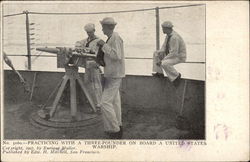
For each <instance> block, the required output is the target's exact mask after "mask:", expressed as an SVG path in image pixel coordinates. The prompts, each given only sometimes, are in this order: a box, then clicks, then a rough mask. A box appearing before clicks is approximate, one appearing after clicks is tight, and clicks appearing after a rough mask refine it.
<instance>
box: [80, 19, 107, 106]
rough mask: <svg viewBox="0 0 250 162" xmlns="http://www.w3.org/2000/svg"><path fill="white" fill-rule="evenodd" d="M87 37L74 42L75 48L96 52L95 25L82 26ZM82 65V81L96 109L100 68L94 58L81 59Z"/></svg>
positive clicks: (98, 104) (100, 90) (99, 100)
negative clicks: (83, 69) (83, 68)
mask: <svg viewBox="0 0 250 162" xmlns="http://www.w3.org/2000/svg"><path fill="white" fill-rule="evenodd" d="M84 30H85V31H86V33H87V35H88V38H86V39H83V40H81V41H77V42H76V43H75V48H76V49H81V48H86V47H87V48H89V49H90V51H91V52H93V53H95V54H97V51H98V48H99V47H98V46H97V42H98V41H99V40H100V39H99V38H98V37H97V36H96V35H95V25H94V24H92V23H89V24H86V25H85V26H84ZM82 61H83V62H82V65H84V67H85V75H84V82H85V84H87V85H88V86H87V87H88V89H89V91H90V93H91V96H92V98H93V99H94V102H95V104H96V107H97V110H98V108H99V107H100V102H101V95H102V85H101V70H100V68H99V65H98V64H97V63H96V62H95V61H94V60H82Z"/></svg>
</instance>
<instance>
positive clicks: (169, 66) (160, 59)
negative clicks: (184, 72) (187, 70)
mask: <svg viewBox="0 0 250 162" xmlns="http://www.w3.org/2000/svg"><path fill="white" fill-rule="evenodd" d="M161 26H162V31H163V33H164V34H166V38H165V41H164V43H163V45H162V47H161V49H160V50H158V51H155V52H154V55H153V76H157V77H164V74H163V71H162V69H163V70H164V71H165V72H166V74H167V76H168V79H169V80H170V81H171V82H173V84H174V86H176V87H178V85H179V84H180V78H181V74H180V73H179V72H178V71H177V70H176V69H175V68H174V67H173V66H174V65H176V64H178V63H182V62H185V61H186V45H185V42H184V40H183V39H182V37H181V36H180V35H179V34H178V33H177V32H175V31H174V30H173V24H172V22H170V21H165V22H164V23H162V25H161Z"/></svg>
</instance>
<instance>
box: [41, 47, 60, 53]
mask: <svg viewBox="0 0 250 162" xmlns="http://www.w3.org/2000/svg"><path fill="white" fill-rule="evenodd" d="M36 50H37V51H42V52H48V53H53V54H58V52H59V51H60V50H59V49H57V48H48V47H45V48H36Z"/></svg>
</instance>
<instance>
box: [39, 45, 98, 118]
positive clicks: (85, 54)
mask: <svg viewBox="0 0 250 162" xmlns="http://www.w3.org/2000/svg"><path fill="white" fill-rule="evenodd" d="M36 50H37V51H41V52H48V53H51V54H56V55H57V57H59V56H63V57H64V58H65V61H64V68H65V75H64V76H63V78H62V80H61V82H59V83H58V85H57V86H56V88H55V89H54V90H53V91H52V92H51V94H50V95H49V97H48V99H47V101H46V102H45V104H44V105H43V106H42V109H41V110H39V111H38V116H40V117H41V118H43V119H45V120H51V121H54V120H60V119H58V118H57V119H54V118H55V117H54V116H55V113H56V111H58V110H57V109H58V108H57V107H58V104H59V101H60V98H61V97H62V94H63V92H64V90H65V88H66V85H67V82H68V81H69V82H70V116H71V119H70V121H80V120H81V117H79V114H80V113H78V110H77V101H76V83H78V84H79V85H80V89H81V90H82V91H83V93H84V94H85V96H86V98H87V100H88V103H89V104H90V106H91V108H92V111H93V112H96V105H95V104H94V101H93V99H92V97H91V95H90V93H89V92H88V89H87V87H85V85H84V83H83V81H82V79H81V78H80V76H79V74H78V66H79V60H80V59H83V60H86V59H92V60H96V55H95V53H94V52H93V51H91V49H90V48H66V47H56V48H49V47H44V48H36ZM81 63H83V62H81ZM55 92H57V94H56V95H55V98H54V101H53V104H52V106H48V102H49V100H50V99H51V98H52V96H54V94H55ZM59 114H62V113H59ZM62 118H65V117H62ZM67 118H68V117H67ZM62 120H63V121H64V120H65V119H62Z"/></svg>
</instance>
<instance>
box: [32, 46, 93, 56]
mask: <svg viewBox="0 0 250 162" xmlns="http://www.w3.org/2000/svg"><path fill="white" fill-rule="evenodd" d="M36 50H37V51H42V52H48V53H52V54H62V53H64V54H66V55H67V56H68V57H72V56H78V57H91V58H96V56H95V55H94V54H95V52H93V51H91V50H90V49H89V48H81V49H76V48H66V47H56V48H48V47H45V48H36Z"/></svg>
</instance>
